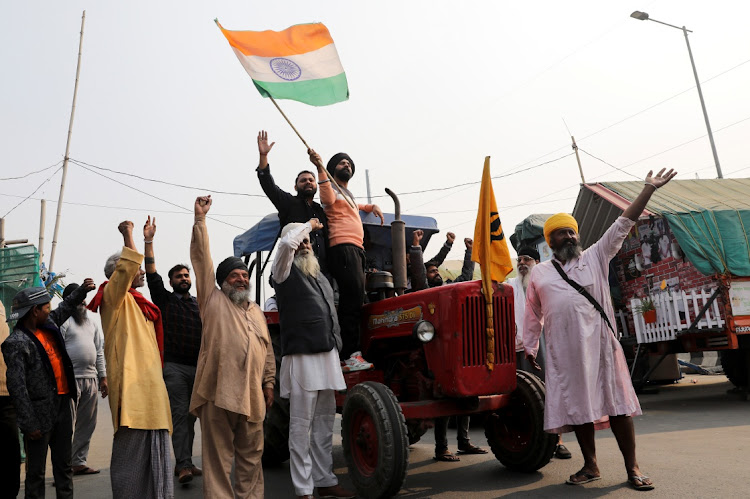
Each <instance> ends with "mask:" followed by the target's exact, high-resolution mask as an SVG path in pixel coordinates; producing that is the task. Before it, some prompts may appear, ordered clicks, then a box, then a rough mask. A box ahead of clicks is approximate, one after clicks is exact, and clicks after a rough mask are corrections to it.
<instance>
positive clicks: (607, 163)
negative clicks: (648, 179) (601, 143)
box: [578, 147, 641, 180]
mask: <svg viewBox="0 0 750 499" xmlns="http://www.w3.org/2000/svg"><path fill="white" fill-rule="evenodd" d="M578 150H579V151H581V152H582V153H585V154H586V155H587V156H591V157H592V158H594V159H595V160H597V161H601V162H602V163H604V164H605V165H608V166H611V167H612V168H614V169H615V170H618V171H621V172H622V173H625V174H627V175H630V176H631V177H635V178H637V179H638V180H640V179H641V178H640V177H639V176H638V175H633V174H632V173H630V172H627V171H625V170H623V169H622V168H620V167H617V166H615V165H613V164H612V163H609V162H607V161H604V160H603V159H601V158H597V157H596V156H594V155H593V154H591V153H590V152H588V151H584V150H583V149H581V148H580V147H579V148H578Z"/></svg>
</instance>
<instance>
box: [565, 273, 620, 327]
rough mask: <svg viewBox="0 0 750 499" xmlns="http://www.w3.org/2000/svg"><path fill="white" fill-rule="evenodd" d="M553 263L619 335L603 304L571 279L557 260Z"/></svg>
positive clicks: (566, 280)
mask: <svg viewBox="0 0 750 499" xmlns="http://www.w3.org/2000/svg"><path fill="white" fill-rule="evenodd" d="M552 265H554V266H555V269H556V270H557V273H558V274H560V277H562V278H563V279H564V280H565V282H567V283H568V284H570V285H571V286H572V287H573V289H575V290H576V291H578V293H579V294H581V295H582V296H583V297H584V298H586V299H587V300H588V301H589V303H591V304H592V305H593V306H594V308H595V309H596V311H597V312H599V315H601V316H602V319H604V322H606V323H607V326H609V329H610V330H611V331H612V333H613V334H615V336H617V334H616V333H615V330H614V328H613V327H612V324H610V322H609V318H608V317H607V313H606V312H605V311H604V309H603V308H602V306H601V305H599V302H598V301H596V299H595V298H594V297H593V296H591V295H590V294H589V292H588V291H586V290H585V289H584V288H583V286H581V285H580V284H578V283H577V282H575V281H574V280H573V279H571V278H570V277H568V274H566V273H565V271H563V269H562V267H560V264H559V263H557V262H556V261H555V260H552Z"/></svg>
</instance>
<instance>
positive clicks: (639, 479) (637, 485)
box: [628, 475, 654, 490]
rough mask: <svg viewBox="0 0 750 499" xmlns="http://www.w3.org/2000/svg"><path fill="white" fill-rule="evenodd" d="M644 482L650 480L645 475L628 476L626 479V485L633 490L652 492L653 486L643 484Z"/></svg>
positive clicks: (651, 484)
mask: <svg viewBox="0 0 750 499" xmlns="http://www.w3.org/2000/svg"><path fill="white" fill-rule="evenodd" d="M644 480H650V478H649V477H647V476H645V475H630V476H629V477H628V483H629V484H630V486H631V487H633V488H634V489H635V490H654V484H653V483H645V482H644Z"/></svg>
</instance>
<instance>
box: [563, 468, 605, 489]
mask: <svg viewBox="0 0 750 499" xmlns="http://www.w3.org/2000/svg"><path fill="white" fill-rule="evenodd" d="M575 478H583V480H575ZM601 479H602V477H601V476H597V475H593V474H591V473H589V472H588V471H585V470H584V469H583V468H581V469H580V470H579V471H578V472H577V473H576V474H575V475H570V478H568V479H567V480H565V483H567V484H568V485H583V484H584V483H590V482H594V481H596V480H601Z"/></svg>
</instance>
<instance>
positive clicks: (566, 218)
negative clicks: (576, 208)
mask: <svg viewBox="0 0 750 499" xmlns="http://www.w3.org/2000/svg"><path fill="white" fill-rule="evenodd" d="M557 229H573V230H575V231H576V232H578V222H576V219H575V218H573V217H572V216H570V215H568V214H567V213H558V214H557V215H552V216H551V217H549V218H548V219H547V221H546V222H544V239H545V240H546V241H547V244H549V236H550V235H551V234H552V233H553V232H555V231H556V230H557ZM529 256H531V255H529Z"/></svg>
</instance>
